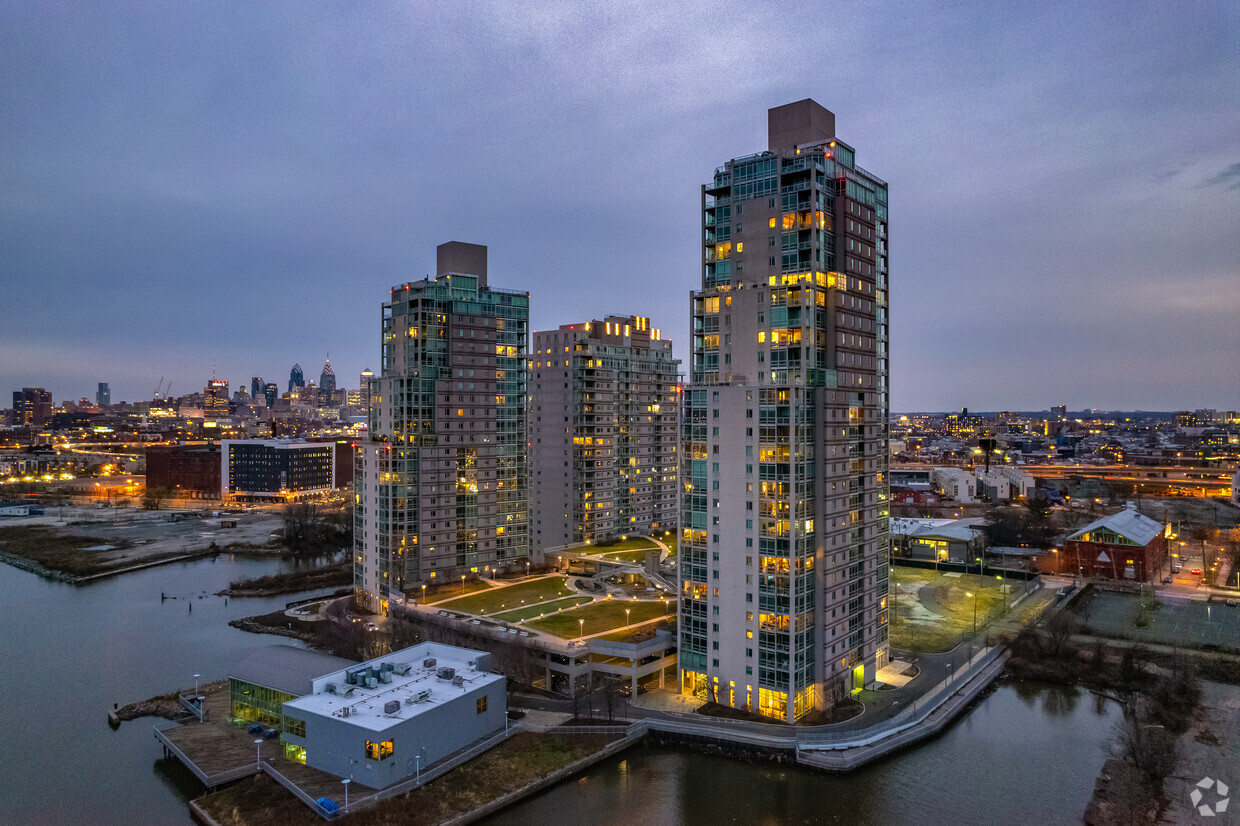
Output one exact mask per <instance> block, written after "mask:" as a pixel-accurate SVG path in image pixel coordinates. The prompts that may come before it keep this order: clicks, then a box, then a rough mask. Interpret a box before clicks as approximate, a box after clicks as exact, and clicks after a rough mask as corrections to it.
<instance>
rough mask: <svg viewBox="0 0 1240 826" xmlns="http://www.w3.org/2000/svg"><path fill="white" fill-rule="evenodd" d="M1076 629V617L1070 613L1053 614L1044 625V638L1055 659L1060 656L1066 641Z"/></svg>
mask: <svg viewBox="0 0 1240 826" xmlns="http://www.w3.org/2000/svg"><path fill="white" fill-rule="evenodd" d="M1076 629H1077V625H1076V617H1074V616H1073V615H1072V614H1071V613H1070V612H1068V611H1059V612H1057V613H1055V614H1054V616H1052V617H1051V618H1050V620H1049V621H1048V622H1047V623H1046V638H1047V640H1049V641H1050V645H1051V653H1053V654H1054V655H1055V656H1056V657H1058V656H1059V655H1060V654H1062V653H1063V650H1064V648H1065V647H1066V646H1067V644H1068V640H1070V639H1072V635H1073V634H1075V633H1076Z"/></svg>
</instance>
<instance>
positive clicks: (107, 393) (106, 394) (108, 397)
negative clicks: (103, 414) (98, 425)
mask: <svg viewBox="0 0 1240 826" xmlns="http://www.w3.org/2000/svg"><path fill="white" fill-rule="evenodd" d="M111 403H112V389H111V388H110V387H108V383H107V382H106V381H101V382H99V389H98V390H96V391H95V404H97V405H99V406H100V407H104V406H106V405H109V404H111Z"/></svg>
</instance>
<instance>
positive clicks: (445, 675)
mask: <svg viewBox="0 0 1240 826" xmlns="http://www.w3.org/2000/svg"><path fill="white" fill-rule="evenodd" d="M455 676H456V669H455V668H452V667H451V666H446V665H445V666H444V667H443V668H441V669H439V679H441V680H451V679H452V678H453V677H455Z"/></svg>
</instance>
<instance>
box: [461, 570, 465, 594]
mask: <svg viewBox="0 0 1240 826" xmlns="http://www.w3.org/2000/svg"><path fill="white" fill-rule="evenodd" d="M461 596H465V575H464V574H461Z"/></svg>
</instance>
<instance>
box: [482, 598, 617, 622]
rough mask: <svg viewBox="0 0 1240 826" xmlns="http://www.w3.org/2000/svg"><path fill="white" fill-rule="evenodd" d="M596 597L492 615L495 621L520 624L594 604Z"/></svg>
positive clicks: (537, 605)
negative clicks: (577, 606)
mask: <svg viewBox="0 0 1240 826" xmlns="http://www.w3.org/2000/svg"><path fill="white" fill-rule="evenodd" d="M593 601H594V597H565V598H564V599H557V600H554V601H553V602H540V603H537V604H535V605H529V606H526V607H525V608H518V609H517V610H515V611H505V612H504V613H502V614H491V615H490V616H491V617H492V618H494V619H498V620H503V621H504V622H520V621H521V620H526V619H530V618H532V617H541V616H542V615H543V614H550V613H552V612H554V611H563V610H564V609H566V608H572V607H574V606H576V605H582V604H584V603H587V602H593Z"/></svg>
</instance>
